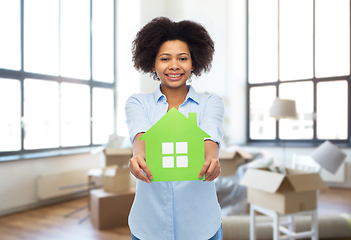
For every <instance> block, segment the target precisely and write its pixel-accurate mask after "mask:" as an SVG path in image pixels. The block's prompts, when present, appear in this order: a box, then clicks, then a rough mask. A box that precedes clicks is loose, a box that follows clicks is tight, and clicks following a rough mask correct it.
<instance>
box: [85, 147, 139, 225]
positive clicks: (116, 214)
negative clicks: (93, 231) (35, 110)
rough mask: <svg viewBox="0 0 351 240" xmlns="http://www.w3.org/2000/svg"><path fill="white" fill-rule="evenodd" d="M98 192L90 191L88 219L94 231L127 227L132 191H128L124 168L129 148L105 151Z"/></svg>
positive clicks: (127, 174)
mask: <svg viewBox="0 0 351 240" xmlns="http://www.w3.org/2000/svg"><path fill="white" fill-rule="evenodd" d="M104 153H105V158H106V167H105V168H104V169H102V174H101V177H102V182H103V183H102V185H103V188H102V189H94V190H91V191H90V209H91V220H92V223H93V225H94V226H95V227H96V228H97V229H108V228H115V227H121V226H127V224H128V215H129V211H130V208H131V206H132V203H133V200H134V195H135V189H134V188H131V186H130V185H131V184H130V183H131V181H130V178H131V176H130V175H131V174H130V170H129V167H128V162H129V159H130V158H131V156H132V151H131V149H118V148H106V149H105V150H104Z"/></svg>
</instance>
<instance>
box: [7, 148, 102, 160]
mask: <svg viewBox="0 0 351 240" xmlns="http://www.w3.org/2000/svg"><path fill="white" fill-rule="evenodd" d="M104 148H105V146H104V145H103V146H93V147H82V148H74V149H59V150H49V151H42V152H36V153H23V154H15V155H8V156H0V163H1V162H9V161H17V160H27V159H37V158H48V157H58V156H68V155H75V154H84V153H91V154H96V153H98V152H101V151H102V150H103V149H104Z"/></svg>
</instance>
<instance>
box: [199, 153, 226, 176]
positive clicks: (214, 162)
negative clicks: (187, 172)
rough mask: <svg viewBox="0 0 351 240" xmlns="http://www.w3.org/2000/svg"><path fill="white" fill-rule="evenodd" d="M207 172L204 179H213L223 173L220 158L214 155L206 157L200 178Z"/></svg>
mask: <svg viewBox="0 0 351 240" xmlns="http://www.w3.org/2000/svg"><path fill="white" fill-rule="evenodd" d="M204 174H205V180H204V181H213V180H215V179H216V178H217V177H218V176H219V175H220V174H221V166H220V165H219V160H218V159H216V158H212V157H207V158H205V163H204V165H203V166H202V168H201V171H200V174H199V178H202V177H203V175H204Z"/></svg>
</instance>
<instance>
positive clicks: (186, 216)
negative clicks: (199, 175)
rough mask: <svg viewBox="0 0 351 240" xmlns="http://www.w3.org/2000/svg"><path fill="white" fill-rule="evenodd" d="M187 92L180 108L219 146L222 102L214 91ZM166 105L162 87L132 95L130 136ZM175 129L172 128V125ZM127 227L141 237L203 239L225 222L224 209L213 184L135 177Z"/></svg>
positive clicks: (152, 239) (128, 109) (152, 120)
mask: <svg viewBox="0 0 351 240" xmlns="http://www.w3.org/2000/svg"><path fill="white" fill-rule="evenodd" d="M188 89H189V92H188V94H187V96H186V99H185V101H184V103H183V104H181V105H180V106H179V108H178V111H179V112H181V113H182V114H184V116H186V117H188V113H189V112H196V113H197V123H198V126H199V127H200V128H201V129H202V130H204V131H205V132H206V133H207V134H208V135H210V136H211V138H210V139H211V140H212V141H214V142H217V143H218V144H220V141H221V139H222V124H223V115H224V105H223V101H222V99H221V98H220V97H218V96H216V95H207V94H200V93H197V92H195V90H194V88H193V87H191V86H188ZM167 109H168V103H167V99H166V96H165V95H163V94H162V92H161V91H160V87H158V88H157V90H156V91H155V92H154V93H149V94H133V95H132V96H131V97H129V99H128V100H127V102H126V107H125V111H126V122H127V124H128V129H129V134H130V140H131V142H133V140H134V138H135V136H136V135H137V134H138V133H140V132H146V131H147V130H148V129H149V128H151V127H152V126H153V125H154V124H155V123H156V122H157V121H158V120H159V119H160V118H162V117H163V116H164V115H165V114H166V113H167ZM170 127H171V126H170ZM128 221H129V227H130V230H131V232H132V233H133V235H134V236H136V237H137V238H139V239H142V240H155V239H160V240H177V239H178V240H187V239H191V240H205V239H209V238H211V237H212V236H213V235H215V234H216V232H217V230H218V229H219V228H220V226H221V212H220V207H219V204H218V201H217V195H216V189H215V184H214V182H213V181H212V182H204V181H182V182H152V183H150V184H147V183H145V182H143V181H139V180H138V181H137V186H136V195H135V198H134V203H133V206H132V209H131V211H130V214H129V220H128Z"/></svg>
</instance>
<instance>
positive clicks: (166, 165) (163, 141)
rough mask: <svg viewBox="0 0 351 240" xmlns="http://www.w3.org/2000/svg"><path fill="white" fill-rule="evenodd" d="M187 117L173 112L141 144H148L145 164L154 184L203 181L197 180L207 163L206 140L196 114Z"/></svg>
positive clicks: (163, 118)
mask: <svg viewBox="0 0 351 240" xmlns="http://www.w3.org/2000/svg"><path fill="white" fill-rule="evenodd" d="M188 116H189V118H187V117H185V116H184V115H183V114H182V113H180V112H179V111H178V110H177V109H175V108H172V109H170V110H169V111H168V112H167V113H166V114H165V115H164V116H163V117H162V118H161V119H160V120H159V121H157V122H156V123H155V124H154V125H153V126H152V127H151V128H150V129H149V130H148V131H147V132H146V133H144V134H143V135H142V136H141V137H140V138H139V140H145V154H146V163H147V165H148V167H149V169H150V171H151V173H152V176H153V179H152V180H151V181H153V182H160V181H190V180H204V179H205V176H203V177H202V178H201V179H200V178H199V177H198V176H199V173H200V170H201V168H202V166H203V164H204V160H205V146H204V139H205V138H209V137H210V136H209V135H208V134H207V133H205V132H204V131H203V130H202V129H201V128H199V127H198V126H197V116H196V113H189V115H188Z"/></svg>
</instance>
